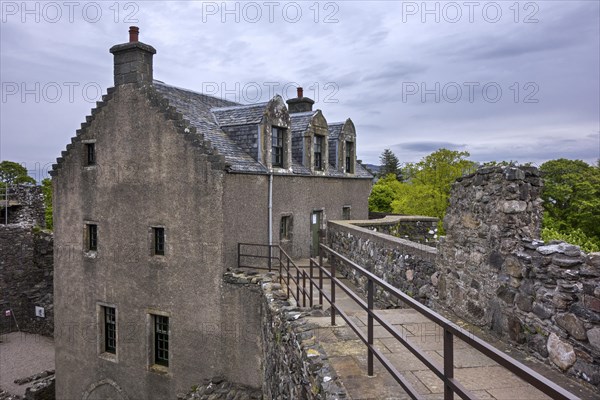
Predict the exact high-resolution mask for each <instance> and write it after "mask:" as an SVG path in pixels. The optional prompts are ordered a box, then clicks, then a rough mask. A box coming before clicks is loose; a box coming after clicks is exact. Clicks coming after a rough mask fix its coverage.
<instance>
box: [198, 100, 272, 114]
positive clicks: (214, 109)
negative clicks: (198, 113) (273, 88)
mask: <svg viewBox="0 0 600 400" xmlns="http://www.w3.org/2000/svg"><path fill="white" fill-rule="evenodd" d="M268 104H269V102H268V101H265V102H263V103H253V104H240V105H239V106H226V107H212V108H211V109H210V112H216V111H229V110H239V109H241V108H251V107H265V106H267V105H268Z"/></svg>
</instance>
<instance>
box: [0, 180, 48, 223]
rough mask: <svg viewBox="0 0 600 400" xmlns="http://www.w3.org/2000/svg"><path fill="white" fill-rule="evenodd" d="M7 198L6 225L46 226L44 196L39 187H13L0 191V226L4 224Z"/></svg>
mask: <svg viewBox="0 0 600 400" xmlns="http://www.w3.org/2000/svg"><path fill="white" fill-rule="evenodd" d="M7 197H8V223H9V224H27V225H38V226H40V227H45V226H46V220H45V217H44V195H43V194H42V188H41V187H40V186H31V185H15V186H11V187H10V188H9V189H8V194H7V190H6V189H0V224H4V223H5V221H6V219H5V214H4V213H5V212H6V211H5V210H6V205H7Z"/></svg>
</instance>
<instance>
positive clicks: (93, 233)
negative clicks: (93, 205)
mask: <svg viewBox="0 0 600 400" xmlns="http://www.w3.org/2000/svg"><path fill="white" fill-rule="evenodd" d="M88 250H91V251H95V250H98V226H97V225H91V224H90V225H88Z"/></svg>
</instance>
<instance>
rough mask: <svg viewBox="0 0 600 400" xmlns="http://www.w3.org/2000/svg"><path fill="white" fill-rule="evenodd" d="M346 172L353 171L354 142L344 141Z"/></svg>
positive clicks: (350, 172)
mask: <svg viewBox="0 0 600 400" xmlns="http://www.w3.org/2000/svg"><path fill="white" fill-rule="evenodd" d="M346 173H348V174H352V173H354V143H353V142H346Z"/></svg>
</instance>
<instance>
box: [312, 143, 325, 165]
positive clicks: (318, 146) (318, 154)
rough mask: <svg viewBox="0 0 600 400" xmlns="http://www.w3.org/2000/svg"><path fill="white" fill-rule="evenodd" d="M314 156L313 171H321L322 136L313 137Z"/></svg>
mask: <svg viewBox="0 0 600 400" xmlns="http://www.w3.org/2000/svg"><path fill="white" fill-rule="evenodd" d="M313 150H314V154H315V170H318V171H322V170H323V136H318V135H315V137H314V142H313Z"/></svg>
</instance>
